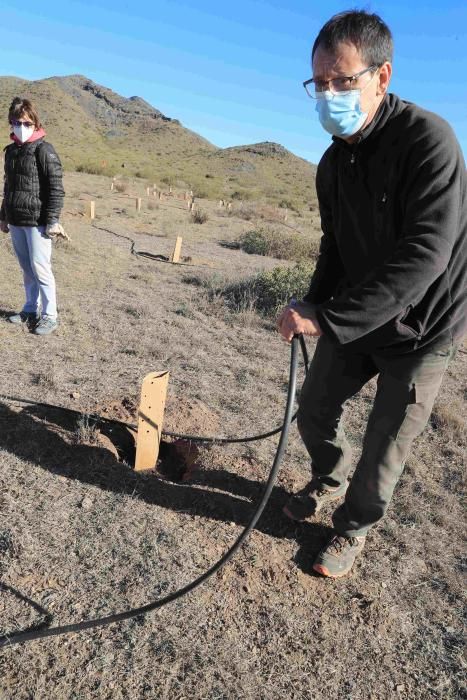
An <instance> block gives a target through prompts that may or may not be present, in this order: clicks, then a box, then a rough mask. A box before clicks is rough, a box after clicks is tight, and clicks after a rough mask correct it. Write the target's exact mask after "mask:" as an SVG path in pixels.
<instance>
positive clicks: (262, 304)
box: [219, 264, 313, 316]
mask: <svg viewBox="0 0 467 700" xmlns="http://www.w3.org/2000/svg"><path fill="white" fill-rule="evenodd" d="M312 273H313V267H312V266H311V265H305V264H298V265H294V266H293V267H275V268H274V269H273V270H270V271H267V272H261V273H259V274H258V275H255V276H254V277H250V278H248V279H246V280H240V281H239V282H234V283H230V284H227V285H226V286H225V287H224V288H223V289H220V290H219V292H220V293H221V294H222V296H223V297H224V298H225V299H226V301H227V304H228V306H229V308H231V309H232V310H233V311H244V310H245V309H255V310H257V311H259V312H260V313H262V314H264V315H265V316H274V315H275V314H276V313H277V312H278V310H279V309H280V308H281V307H282V306H284V305H285V304H287V303H288V301H289V300H290V298H291V297H296V298H297V299H301V298H302V297H303V296H304V295H305V294H306V292H307V291H308V288H309V286H310V280H311V275H312Z"/></svg>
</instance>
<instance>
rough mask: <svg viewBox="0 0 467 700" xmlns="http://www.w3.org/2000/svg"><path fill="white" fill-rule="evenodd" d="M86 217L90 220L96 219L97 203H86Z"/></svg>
mask: <svg viewBox="0 0 467 700" xmlns="http://www.w3.org/2000/svg"><path fill="white" fill-rule="evenodd" d="M86 216H87V217H88V218H89V219H95V217H96V203H95V202H86Z"/></svg>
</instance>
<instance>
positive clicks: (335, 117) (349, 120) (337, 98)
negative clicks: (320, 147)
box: [316, 90, 368, 138]
mask: <svg viewBox="0 0 467 700" xmlns="http://www.w3.org/2000/svg"><path fill="white" fill-rule="evenodd" d="M360 92H361V91H360V90H349V91H348V92H343V93H342V94H339V93H337V94H334V93H332V92H331V91H330V90H325V91H324V92H322V93H321V94H320V96H319V98H318V100H317V102H316V111H317V112H318V116H319V120H320V122H321V126H322V127H323V129H326V131H327V132H329V133H330V134H332V135H333V136H340V137H344V138H345V137H347V136H353V135H354V134H356V133H357V131H359V130H360V129H361V128H362V126H363V125H364V123H365V121H366V118H367V117H368V112H363V111H362V108H361V106H360Z"/></svg>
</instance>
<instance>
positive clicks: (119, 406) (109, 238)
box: [0, 174, 467, 700]
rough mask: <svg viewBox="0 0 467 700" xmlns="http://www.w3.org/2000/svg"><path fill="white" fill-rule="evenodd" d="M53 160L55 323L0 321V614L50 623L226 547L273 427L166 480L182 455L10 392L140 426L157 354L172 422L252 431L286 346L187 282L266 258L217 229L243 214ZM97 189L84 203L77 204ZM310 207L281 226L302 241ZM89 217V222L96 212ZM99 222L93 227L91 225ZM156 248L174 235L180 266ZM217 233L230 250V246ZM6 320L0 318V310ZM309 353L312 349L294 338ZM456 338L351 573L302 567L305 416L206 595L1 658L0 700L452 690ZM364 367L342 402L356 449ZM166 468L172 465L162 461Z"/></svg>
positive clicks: (461, 442) (276, 414)
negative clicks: (59, 222) (150, 453)
mask: <svg viewBox="0 0 467 700" xmlns="http://www.w3.org/2000/svg"><path fill="white" fill-rule="evenodd" d="M109 183H110V181H109V180H108V179H106V178H98V177H91V176H85V175H77V174H70V175H67V177H66V190H67V201H66V206H65V213H64V223H65V225H66V228H67V230H68V232H69V233H70V235H71V236H72V241H71V243H69V244H63V243H58V245H57V247H56V249H55V250H54V270H55V273H56V277H57V283H58V292H59V307H60V317H61V326H60V329H59V331H58V332H57V333H56V334H54V335H52V336H50V337H47V338H38V337H35V336H34V335H32V334H30V333H28V332H27V330H26V329H25V328H16V327H13V326H12V325H9V324H8V323H6V322H1V323H0V345H1V352H2V370H3V371H2V375H1V379H0V511H1V514H2V517H1V521H0V577H1V578H0V581H1V586H2V588H1V593H0V630H1V631H2V632H3V633H5V632H12V631H15V630H24V629H28V628H30V627H32V626H35V625H38V624H40V623H41V622H43V621H44V620H50V619H52V620H53V624H54V625H55V624H63V623H67V622H70V621H77V620H81V619H85V618H87V617H92V616H98V615H103V614H108V613H110V612H113V611H116V610H122V609H126V608H128V607H132V606H137V605H141V604H144V603H145V602H147V601H148V600H150V599H153V598H156V597H159V596H161V595H163V594H165V593H167V592H169V591H172V590H174V589H175V588H178V587H179V586H181V585H184V584H186V583H187V582H188V581H190V580H191V579H192V578H194V577H196V576H198V575H199V574H200V573H201V572H202V571H203V570H204V569H206V568H207V567H208V566H209V565H211V564H212V563H213V562H214V561H215V560H216V559H217V558H219V556H220V555H221V554H222V553H223V552H224V551H225V550H226V549H227V548H228V547H229V545H230V544H231V543H232V542H233V541H234V539H235V537H236V536H237V535H238V534H239V532H240V531H241V528H242V527H243V526H244V525H245V523H246V522H247V520H248V518H249V516H250V514H251V513H252V509H253V508H254V504H255V502H256V500H257V498H258V496H259V494H260V492H261V484H262V483H263V481H264V480H265V478H266V476H267V473H268V470H269V468H270V465H271V462H272V458H273V456H274V452H275V446H276V443H277V438H272V439H269V440H265V441H263V442H261V443H252V444H246V445H234V446H226V447H224V446H215V447H213V448H212V449H210V450H207V449H204V450H201V454H200V456H199V460H198V466H197V468H196V469H194V470H193V471H191V473H190V474H189V475H188V478H187V479H185V480H184V481H180V478H179V477H180V475H181V472H180V471H177V469H176V465H174V464H173V460H172V463H171V466H170V468H166V469H165V470H164V469H163V467H164V465H161V469H160V470H159V473H158V474H152V473H151V474H144V475H136V474H135V473H134V472H133V471H132V469H131V467H130V465H129V464H128V463H127V462H126V461H125V458H124V457H123V458H122V456H121V455H120V457H118V454H117V452H116V450H115V447H114V445H115V444H116V443H118V440H117V439H116V436H115V435H114V434H112V433H109V432H108V431H107V434H106V435H103V436H102V435H98V434H96V431H95V430H94V429H93V428H92V424H91V425H90V424H88V423H87V422H86V421H81V422H77V420H76V418H73V417H70V415H69V414H63V413H61V412H57V411H53V410H51V409H43V408H40V407H38V406H34V405H29V406H28V405H20V404H18V403H14V402H11V401H10V400H7V399H5V398H4V396H5V395H7V396H11V395H13V396H16V397H22V398H26V399H32V400H36V401H42V402H49V403H55V404H60V405H63V406H69V407H72V408H74V409H78V410H82V411H83V412H86V413H92V412H99V413H102V414H104V415H108V416H114V417H118V418H121V419H123V420H129V421H130V422H132V421H134V419H135V407H136V405H137V402H138V395H139V386H140V383H141V380H142V378H143V377H144V376H145V375H146V374H147V373H148V372H150V371H153V370H162V369H169V370H170V372H171V379H170V386H169V397H168V406H167V413H166V424H165V427H166V428H167V429H171V430H176V431H180V432H195V433H197V434H211V435H244V434H251V433H252V432H253V433H254V432H261V431H263V430H267V429H269V428H270V427H272V426H275V425H278V424H280V422H281V419H282V415H283V409H284V403H285V392H286V385H287V379H288V363H289V350H288V348H287V346H286V345H285V344H284V343H282V341H281V340H280V339H279V337H278V336H277V334H276V333H275V332H274V330H273V329H272V327H271V323H270V322H267V321H265V320H264V319H261V318H260V317H259V316H257V315H256V314H255V313H254V312H244V313H243V314H240V315H238V314H237V315H235V314H232V313H230V312H228V311H227V310H226V308H225V307H224V305H223V303H222V300H221V299H219V298H214V299H209V298H208V297H207V296H206V294H205V293H204V292H203V290H202V288H200V287H199V286H198V287H197V286H194V285H192V284H188V283H187V282H188V281H189V278H190V276H191V277H193V276H197V277H200V278H202V279H208V280H209V279H214V280H218V281H222V280H228V279H239V278H241V277H244V276H247V275H248V274H253V273H255V272H256V271H258V270H260V269H267V268H271V267H273V266H274V265H276V264H278V263H277V261H274V260H272V259H270V258H264V257H259V256H254V255H246V254H245V253H243V252H242V251H240V250H234V249H232V248H229V247H227V246H226V245H225V243H229V242H232V241H233V240H235V239H236V238H237V237H238V235H239V234H240V233H242V232H244V231H246V230H248V229H249V228H251V227H252V223H251V222H247V221H245V220H243V219H241V218H238V217H236V216H226V215H225V213H224V212H222V211H221V210H219V209H218V208H217V204H216V203H214V202H203V203H202V207H203V208H204V209H206V211H207V212H208V215H209V220H208V221H207V222H206V223H204V224H202V225H196V224H193V223H191V222H190V219H189V215H188V213H187V211H186V209H185V204H184V203H183V202H181V201H175V200H171V201H168V202H163V203H160V204H153V205H152V206H153V208H152V209H148V202H147V200H146V199H144V201H143V211H142V212H141V213H140V214H136V212H135V210H134V199H133V197H134V196H136V195H139V196H143V189H142V185H141V184H140V185H139V187H140V190H141V191H138V188H137V186H136V184H134V185H133V186H132V188H130V191H129V192H128V193H127V194H120V195H119V194H117V193H111V192H110V191H109ZM91 198H94V199H95V200H96V206H97V219H96V221H95V222H94V223H95V226H92V225H91V223H90V221H89V220H87V219H85V218H84V217H83V216H82V210H83V206H84V200H85V199H91ZM312 217H313V214H310V213H306V214H305V213H304V215H303V216H302V217H297V218H296V220H293V219H292V220H291V221H290V220H289V223H290V225H294V226H296V227H298V228H300V229H301V230H303V231H305V232H307V233H308V232H310V231H311V234H312V235H315V236H316V235H318V234H317V232H316V221H315V220H314V219H313V218H312ZM97 227H98V228H97ZM102 229H107V230H102ZM109 231H114V232H115V233H119V234H123V235H127V236H130V237H132V238H134V239H135V240H136V241H137V247H138V249H142V250H146V251H149V252H152V253H153V254H155V255H165V256H168V255H170V253H171V251H172V248H173V245H174V241H175V237H176V236H177V235H183V238H184V242H183V250H182V255H184V256H185V258H187V259H188V260H186V262H187V264H186V265H185V266H173V265H170V264H167V263H163V262H155V261H152V260H149V259H143V258H138V257H135V256H132V255H130V253H129V242H128V241H126V240H125V239H123V238H117V237H116V236H114V235H112V233H109ZM221 244H223V245H221ZM0 252H1V256H2V273H3V274H2V276H1V278H0V314H1V315H2V316H4V317H5V316H6V315H7V314H8V313H10V312H12V311H14V310H18V309H19V308H20V306H21V304H22V300H23V292H22V286H21V279H20V273H19V267H18V264H17V262H16V260H15V258H14V255H13V253H12V249H11V245H10V243H9V240H8V236H5V235H2V238H1V239H0ZM0 320H1V319H0ZM309 349H310V352H312V351H313V344H312V343H310V344H309ZM466 370H467V355H466V348H465V346H464V347H462V348H461V350H460V351H459V352H458V354H457V356H456V358H455V360H454V361H453V362H452V365H451V367H450V368H449V370H448V373H447V376H446V379H445V382H444V384H443V388H442V390H441V393H440V396H439V397H438V400H437V403H436V406H435V411H434V413H433V416H432V419H431V422H430V425H429V426H428V428H427V429H426V431H425V433H424V434H423V436H422V437H421V438H420V439H419V440H418V441H417V443H416V445H415V448H414V450H413V452H412V455H411V457H410V459H409V461H408V464H407V467H406V470H405V473H404V475H403V477H402V479H401V482H400V484H399V485H398V487H397V490H396V494H395V497H394V501H393V504H392V506H391V508H390V510H389V513H388V516H387V517H386V519H385V520H384V521H383V522H382V523H381V525H380V526H379V527H377V528H375V529H374V530H373V531H372V533H371V535H370V536H369V538H368V542H367V546H366V548H365V551H364V554H363V555H362V556H361V558H360V559H359V560H358V563H357V564H356V566H355V567H354V569H353V571H352V572H351V574H350V575H349V576H348V577H347V578H345V579H342V580H338V581H329V580H325V579H322V578H320V577H318V576H315V575H313V574H312V572H311V564H312V562H313V558H314V556H315V555H316V553H317V552H318V550H319V549H320V548H321V547H322V545H323V544H324V542H325V541H326V538H327V536H328V534H329V531H330V515H331V511H330V510H329V511H325V512H324V513H321V514H320V518H319V520H317V521H316V522H313V523H306V524H303V525H299V526H297V527H295V526H293V525H292V524H291V523H290V522H288V521H287V520H286V518H285V517H284V516H283V515H282V513H281V507H282V505H283V503H284V502H285V500H286V498H287V495H288V494H289V493H290V492H291V491H292V490H295V489H297V488H299V487H300V486H302V485H303V484H304V483H305V482H306V481H307V479H308V470H309V467H308V460H307V457H306V453H305V451H304V449H303V447H302V445H301V443H300V440H299V437H298V435H297V432H296V429H295V428H294V429H293V430H292V435H291V439H290V442H289V447H288V449H287V453H286V456H285V459H284V463H283V466H282V470H281V474H280V478H279V481H278V483H277V486H276V487H275V489H274V493H273V496H272V498H271V501H270V503H269V505H268V507H267V510H266V512H265V514H264V515H263V517H262V519H261V521H260V522H259V525H258V527H257V529H256V531H255V532H254V533H253V535H252V537H251V538H250V540H249V542H248V543H247V545H246V546H245V547H244V548H243V550H242V552H241V553H240V554H239V555H238V556H237V557H236V558H235V560H234V561H233V562H232V563H231V564H229V565H228V566H227V567H226V568H225V569H224V570H223V571H222V572H220V573H219V575H217V576H216V577H215V578H214V579H211V580H210V581H209V582H208V583H206V584H205V585H204V586H203V587H202V588H201V589H199V590H198V591H197V592H195V593H193V594H191V595H189V596H187V597H185V598H184V599H182V600H180V601H178V602H176V603H175V604H173V605H169V606H167V607H165V608H164V609H162V610H161V611H160V612H156V613H153V614H150V615H148V616H147V617H145V618H144V619H140V618H137V619H134V620H132V621H130V622H126V623H122V624H120V625H115V626H111V627H107V628H104V629H100V630H97V631H92V632H85V633H82V634H79V635H73V636H69V637H62V638H54V639H50V640H45V641H36V642H33V643H31V644H29V645H24V646H14V647H12V648H6V649H4V650H2V651H1V652H0V698H1V699H2V700H31V699H34V700H50V699H52V698H53V699H54V700H55V699H56V700H62V699H63V700H65V699H67V700H68V699H70V700H71V699H79V700H87V699H88V698H91V699H94V698H96V699H99V700H100V699H103V700H104V699H105V700H107V699H108V700H120V699H131V700H140V699H142V698H148V699H151V700H153V699H156V698H157V699H159V698H160V699H164V698H168V699H170V700H182V699H185V698H190V699H193V698H194V699H196V700H197V699H200V700H201V699H202V700H208V699H209V700H231V699H232V700H238V699H242V700H243V699H245V700H257V699H258V698H262V699H263V698H264V699H265V700H266V699H267V700H273V699H274V700H275V699H276V698H278V699H279V698H281V699H283V698H287V699H299V698H300V699H302V698H303V699H305V698H307V699H308V698H309V699H311V700H347V699H348V700H350V699H351V700H386V699H387V698H397V699H399V698H400V699H402V698H407V699H409V700H418V699H420V700H427V699H428V698H440V699H441V698H442V699H443V700H444V699H449V698H452V699H454V698H455V699H459V698H463V697H467V694H466V692H465V685H464V683H463V681H464V676H463V671H464V670H465V664H464V662H463V659H462V651H463V646H462V644H463V617H462V615H463V603H464V599H463V587H462V554H463V551H464V550H463V537H464V519H463V509H462V500H461V499H462V488H463V460H464V458H465V414H466V398H467V396H466V388H465V377H466V375H467V372H466ZM373 393H374V385H373V384H370V385H368V386H367V387H365V389H364V390H363V392H362V393H361V394H360V396H358V397H356V398H355V399H354V400H352V401H351V402H350V403H349V406H348V409H347V426H348V433H349V437H350V439H351V442H352V443H353V445H354V447H355V458H356V457H357V455H358V451H359V447H360V444H361V439H362V434H363V430H364V427H365V418H366V416H367V414H368V410H369V408H370V406H371V400H372V396H373ZM166 466H167V465H166Z"/></svg>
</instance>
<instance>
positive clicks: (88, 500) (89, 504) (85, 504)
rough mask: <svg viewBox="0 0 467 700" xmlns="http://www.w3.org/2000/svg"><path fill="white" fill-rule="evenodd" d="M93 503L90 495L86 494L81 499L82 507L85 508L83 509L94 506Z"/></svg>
mask: <svg viewBox="0 0 467 700" xmlns="http://www.w3.org/2000/svg"><path fill="white" fill-rule="evenodd" d="M93 503H94V501H93V499H92V498H91V497H90V496H85V497H84V498H83V500H82V501H81V508H83V510H89V509H90V508H92V506H93Z"/></svg>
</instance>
